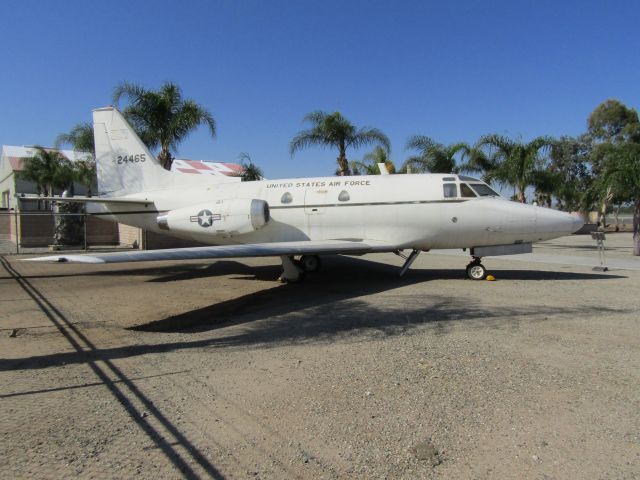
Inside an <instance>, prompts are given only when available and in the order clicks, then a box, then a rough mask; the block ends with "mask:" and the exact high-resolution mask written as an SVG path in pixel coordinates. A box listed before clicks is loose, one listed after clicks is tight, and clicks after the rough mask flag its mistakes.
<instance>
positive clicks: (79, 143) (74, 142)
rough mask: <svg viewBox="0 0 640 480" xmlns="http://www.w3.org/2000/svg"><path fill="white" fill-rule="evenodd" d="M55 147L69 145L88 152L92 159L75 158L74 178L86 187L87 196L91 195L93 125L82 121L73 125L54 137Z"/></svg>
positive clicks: (94, 148)
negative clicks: (68, 130)
mask: <svg viewBox="0 0 640 480" xmlns="http://www.w3.org/2000/svg"><path fill="white" fill-rule="evenodd" d="M55 144H56V148H60V147H61V146H63V145H71V146H72V147H73V150H74V151H75V152H85V153H90V154H91V157H92V159H91V160H89V159H86V160H77V161H75V162H74V164H73V166H74V180H75V181H76V182H78V183H80V184H82V185H84V186H85V187H87V196H89V197H90V196H91V195H92V193H93V192H92V189H93V186H94V185H95V183H96V162H95V156H96V154H95V152H96V146H95V141H94V136H93V127H92V125H91V124H90V123H88V122H84V123H79V124H77V125H76V126H74V127H73V128H72V129H71V131H70V132H69V133H61V134H60V135H58V137H57V138H56V143H55Z"/></svg>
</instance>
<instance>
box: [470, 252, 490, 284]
mask: <svg viewBox="0 0 640 480" xmlns="http://www.w3.org/2000/svg"><path fill="white" fill-rule="evenodd" d="M480 261H481V258H480V257H473V260H471V263H469V265H467V277H469V278H470V279H471V280H484V279H485V278H487V269H486V268H484V265H482V263H480Z"/></svg>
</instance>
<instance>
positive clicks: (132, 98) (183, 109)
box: [113, 82, 216, 170]
mask: <svg viewBox="0 0 640 480" xmlns="http://www.w3.org/2000/svg"><path fill="white" fill-rule="evenodd" d="M122 97H126V98H127V99H128V100H129V106H128V107H127V108H126V109H125V110H124V112H123V113H124V115H125V116H126V117H127V119H128V120H129V121H130V122H131V124H132V126H133V128H134V129H135V130H136V131H137V132H138V133H139V135H140V138H141V139H142V141H143V142H144V143H145V144H146V145H147V146H148V147H149V148H150V149H154V148H157V147H160V153H159V154H158V161H159V162H160V164H161V165H162V166H163V167H164V168H166V169H167V170H171V164H172V163H173V154H172V151H175V149H176V148H177V146H178V144H179V143H180V142H182V141H183V140H184V139H185V137H186V136H187V135H188V134H189V133H191V132H192V131H193V130H195V129H196V128H197V127H198V126H200V125H205V126H207V127H208V128H209V133H210V134H211V137H213V138H215V136H216V121H215V120H214V119H213V116H212V115H211V113H209V111H208V110H207V109H205V108H204V107H202V106H200V105H198V104H197V103H195V102H194V101H193V100H185V99H183V98H182V91H181V90H180V87H178V86H177V85H176V84H174V83H171V82H167V83H165V84H164V85H162V86H161V87H160V89H159V90H157V91H155V90H147V89H145V88H143V87H141V86H139V85H135V84H133V83H127V82H124V83H121V84H120V85H118V86H117V87H116V88H115V89H114V91H113V101H114V103H115V104H116V105H118V102H119V101H120V99H121V98H122Z"/></svg>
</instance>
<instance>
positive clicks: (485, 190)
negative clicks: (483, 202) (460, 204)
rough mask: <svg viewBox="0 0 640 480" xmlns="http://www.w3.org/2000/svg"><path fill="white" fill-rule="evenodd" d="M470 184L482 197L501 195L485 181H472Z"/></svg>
mask: <svg viewBox="0 0 640 480" xmlns="http://www.w3.org/2000/svg"><path fill="white" fill-rule="evenodd" d="M469 186H470V187H471V188H473V190H474V191H475V192H476V193H477V194H478V196H480V197H499V196H500V195H498V193H497V192H496V191H495V190H493V189H492V188H491V187H490V186H489V185H487V184H485V183H470V184H469Z"/></svg>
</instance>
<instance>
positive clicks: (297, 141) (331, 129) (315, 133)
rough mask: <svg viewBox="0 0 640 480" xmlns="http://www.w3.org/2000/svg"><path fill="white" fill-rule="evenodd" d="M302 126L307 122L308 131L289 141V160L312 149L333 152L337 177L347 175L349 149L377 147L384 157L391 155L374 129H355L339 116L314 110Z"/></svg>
mask: <svg viewBox="0 0 640 480" xmlns="http://www.w3.org/2000/svg"><path fill="white" fill-rule="evenodd" d="M303 122H309V123H310V124H311V128H309V129H308V130H302V131H301V132H298V134H297V135H296V136H295V137H293V140H291V144H290V145H289V149H290V152H291V156H293V155H294V154H295V153H296V152H297V151H298V150H300V149H302V148H305V147H310V146H312V145H319V146H323V147H333V148H337V149H338V158H337V161H338V168H339V174H340V175H349V174H350V173H351V172H350V170H349V162H348V161H347V153H346V152H347V148H349V147H351V148H355V149H357V148H360V147H363V146H365V145H379V146H381V147H382V148H384V150H385V151H386V152H387V154H388V153H390V151H391V144H390V142H389V139H388V138H387V136H386V135H385V134H384V133H382V132H381V131H380V130H378V129H377V128H370V127H362V128H356V127H355V126H354V125H353V124H352V123H351V122H349V120H347V119H346V118H344V117H343V116H342V114H341V113H340V112H334V113H331V114H329V113H325V112H323V111H320V110H318V111H315V112H311V113H308V114H307V115H305V117H304V119H303Z"/></svg>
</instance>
